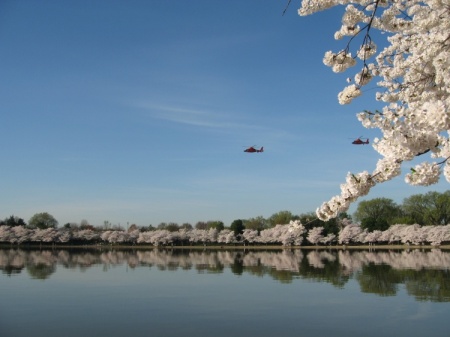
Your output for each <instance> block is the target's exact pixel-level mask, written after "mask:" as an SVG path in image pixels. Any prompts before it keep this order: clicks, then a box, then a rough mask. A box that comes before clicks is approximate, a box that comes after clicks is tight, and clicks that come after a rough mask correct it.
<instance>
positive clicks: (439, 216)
mask: <svg viewBox="0 0 450 337" xmlns="http://www.w3.org/2000/svg"><path fill="white" fill-rule="evenodd" d="M402 209H403V212H404V214H405V215H407V216H408V217H409V218H411V219H412V220H413V221H414V223H417V224H419V225H422V226H424V225H446V224H448V223H449V222H450V191H446V192H444V193H439V192H428V193H426V194H415V195H412V196H410V197H409V198H405V199H404V200H403V204H402Z"/></svg>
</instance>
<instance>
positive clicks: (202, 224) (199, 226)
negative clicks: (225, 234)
mask: <svg viewBox="0 0 450 337" xmlns="http://www.w3.org/2000/svg"><path fill="white" fill-rule="evenodd" d="M195 228H196V229H208V224H207V223H206V222H205V221H198V222H197V223H196V224H195Z"/></svg>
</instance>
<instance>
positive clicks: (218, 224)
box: [206, 220, 225, 232]
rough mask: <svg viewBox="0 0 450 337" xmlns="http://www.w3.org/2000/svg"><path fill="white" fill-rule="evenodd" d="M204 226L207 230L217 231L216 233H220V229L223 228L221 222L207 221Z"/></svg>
mask: <svg viewBox="0 0 450 337" xmlns="http://www.w3.org/2000/svg"><path fill="white" fill-rule="evenodd" d="M206 224H207V226H208V227H207V228H208V229H210V228H215V229H217V231H218V232H220V231H221V230H222V229H224V228H225V225H224V224H223V222H222V221H218V220H215V221H208V222H207V223H206Z"/></svg>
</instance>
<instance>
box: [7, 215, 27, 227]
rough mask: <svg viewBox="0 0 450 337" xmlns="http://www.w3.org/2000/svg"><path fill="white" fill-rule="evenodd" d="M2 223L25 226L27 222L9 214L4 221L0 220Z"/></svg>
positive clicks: (11, 225) (10, 225)
mask: <svg viewBox="0 0 450 337" xmlns="http://www.w3.org/2000/svg"><path fill="white" fill-rule="evenodd" d="M1 224H2V225H5V226H9V227H15V226H24V227H25V226H26V225H27V224H26V223H25V221H24V220H23V219H21V218H19V217H18V216H14V215H11V216H10V217H9V218H6V219H5V220H4V221H2V222H1Z"/></svg>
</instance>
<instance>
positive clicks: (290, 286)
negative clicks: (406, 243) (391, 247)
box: [0, 249, 450, 337]
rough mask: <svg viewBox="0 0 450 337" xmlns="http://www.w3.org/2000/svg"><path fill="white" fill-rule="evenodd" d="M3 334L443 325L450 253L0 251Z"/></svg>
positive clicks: (404, 332) (313, 332)
mask: <svg viewBox="0 0 450 337" xmlns="http://www.w3.org/2000/svg"><path fill="white" fill-rule="evenodd" d="M0 269H1V270H2V273H1V274H0V296H1V299H0V336H2V337H22V336H27V337H30V336H49V337H51V336H55V337H56V336H58V337H64V336H68V337H69V336H77V337H78V336H83V337H87V336H95V337H101V336H112V337H114V336H131V337H132V336H214V337H221V336H227V337H230V336H246V337H248V336H276V337H278V336H281V337H286V336H305V337H306V336H308V337H315V336H333V337H341V336H359V337H370V336H374V337H380V336H395V337H399V336H408V337H415V336H420V337H423V336H431V335H433V336H449V335H450V252H449V251H440V250H423V251H419V250H411V251H403V250H402V251H387V250H383V251H334V250H330V251H328V250H317V251H316V250H311V251H308V250H284V251H283V250H280V251H259V250H250V251H248V250H247V251H243V250H235V251H233V250H231V251H225V250H205V251H203V250H157V249H155V250H145V251H144V250H142V251H141V250H135V251H133V250H103V251H102V250H75V251H69V250H18V249H3V250H0Z"/></svg>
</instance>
